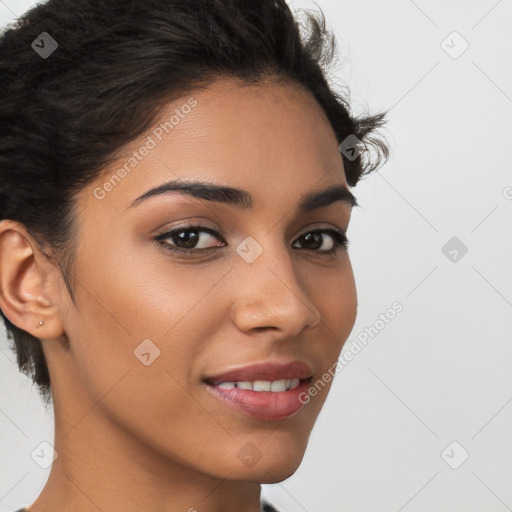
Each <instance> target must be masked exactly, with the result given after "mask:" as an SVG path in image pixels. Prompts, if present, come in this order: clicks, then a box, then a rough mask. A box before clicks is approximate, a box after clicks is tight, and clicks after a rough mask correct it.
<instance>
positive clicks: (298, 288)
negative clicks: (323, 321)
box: [233, 246, 320, 339]
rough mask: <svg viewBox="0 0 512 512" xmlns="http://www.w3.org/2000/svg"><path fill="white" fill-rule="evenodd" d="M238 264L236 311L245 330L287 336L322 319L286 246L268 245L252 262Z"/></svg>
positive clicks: (243, 261)
mask: <svg viewBox="0 0 512 512" xmlns="http://www.w3.org/2000/svg"><path fill="white" fill-rule="evenodd" d="M236 266H237V267H238V268H237V271H236V272H234V274H236V276H233V278H234V279H235V285H234V286H235V290H236V295H235V302H234V306H233V308H234V312H233V314H234V321H235V323H236V325H237V327H238V328H239V329H240V330H241V331H243V332H247V333H250V332H252V331H262V330H269V331H271V332H272V333H273V335H274V336H275V337H276V339H279V338H283V339H286V338H293V337H295V336H297V335H298V334H299V333H300V332H302V331H303V330H305V329H307V328H313V327H315V326H316V325H317V324H318V323H319V322H320V312H319V311H318V309H317V308H316V307H315V306H314V304H313V303H312V302H311V300H310V299H309V298H308V296H307V293H306V292H307V291H306V290H304V287H303V285H302V284H301V282H300V276H297V272H296V270H295V269H294V267H293V261H292V260H291V257H290V254H289V253H288V252H287V250H286V248H285V247H283V246H281V247H279V246H278V247H276V248H274V249H271V248H270V247H265V248H264V250H263V252H262V253H261V254H260V256H259V257H258V258H257V259H256V260H255V261H253V262H252V263H247V262H246V261H245V260H243V259H240V261H237V264H236Z"/></svg>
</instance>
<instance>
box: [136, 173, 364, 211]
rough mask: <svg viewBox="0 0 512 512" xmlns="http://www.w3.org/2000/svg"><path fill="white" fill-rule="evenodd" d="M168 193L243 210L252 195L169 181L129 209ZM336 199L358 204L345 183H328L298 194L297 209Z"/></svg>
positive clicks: (332, 201) (219, 187) (153, 189)
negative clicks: (303, 193)
mask: <svg viewBox="0 0 512 512" xmlns="http://www.w3.org/2000/svg"><path fill="white" fill-rule="evenodd" d="M169 192H179V193H182V194H187V195H189V196H192V197H195V198H198V199H205V200H206V201H216V202H219V203H224V204H228V205H232V206H236V207H239V208H242V209H244V210H249V209H251V208H252V207H253V200H252V196H251V194H250V193H249V192H247V191H246V190H241V189H238V188H232V187H228V186H224V185H217V184H215V183H207V182H201V181H182V180H173V181H169V182H167V183H164V184H163V185H159V186H158V187H155V188H152V189H150V190H148V191H147V192H145V193H144V194H142V195H141V196H140V197H138V198H137V199H135V200H134V201H133V202H132V203H131V204H130V206H129V208H132V207H134V206H136V205H138V204H140V203H142V202H143V201H145V200H146V199H149V198H150V197H154V196H157V195H160V194H167V193H169ZM336 201H343V202H346V203H349V204H350V205H351V206H359V204H358V202H357V199H356V198H355V196H354V195H353V194H352V192H350V190H348V188H347V187H346V186H345V185H332V186H330V187H328V188H326V189H324V190H320V191H317V192H309V193H308V194H305V195H304V196H302V197H301V199H300V201H299V204H298V206H297V210H298V211H299V213H307V212H310V211H312V210H316V209H317V208H322V207H325V206H329V205H330V204H333V203H335V202H336Z"/></svg>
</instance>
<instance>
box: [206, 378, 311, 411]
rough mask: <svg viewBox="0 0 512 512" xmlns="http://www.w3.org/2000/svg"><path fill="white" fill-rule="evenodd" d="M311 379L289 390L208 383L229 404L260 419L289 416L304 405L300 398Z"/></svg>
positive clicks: (216, 394)
mask: <svg viewBox="0 0 512 512" xmlns="http://www.w3.org/2000/svg"><path fill="white" fill-rule="evenodd" d="M309 381H310V379H307V380H301V381H300V384H299V385H298V386H297V387H296V388H295V389H290V390H289V391H253V390H251V389H239V388H230V389H226V388H220V387H219V386H212V385H210V384H207V387H208V388H209V389H210V390H211V392H212V393H213V394H214V395H215V396H216V397H217V398H220V399H221V400H224V401H225V402H226V403H227V404H228V405H231V406H232V407H235V408H237V409H239V410H241V411H244V412H246V413H248V414H250V415H251V416H254V417H255V418H258V419H260V420H281V419H284V418H288V417H290V416H292V415H294V414H296V413H297V412H298V411H300V410H301V409H302V407H304V405H305V404H303V403H302V402H301V401H300V400H299V396H300V395H301V393H304V392H307V389H308V387H309Z"/></svg>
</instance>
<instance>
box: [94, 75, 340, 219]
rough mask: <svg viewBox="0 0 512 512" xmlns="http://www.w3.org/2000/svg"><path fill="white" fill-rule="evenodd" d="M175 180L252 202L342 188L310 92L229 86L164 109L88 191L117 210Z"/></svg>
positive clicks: (227, 82)
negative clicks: (100, 193)
mask: <svg viewBox="0 0 512 512" xmlns="http://www.w3.org/2000/svg"><path fill="white" fill-rule="evenodd" d="M176 179H193V180H200V181H209V182H217V183H219V184H229V185H231V186H233V187H236V188H242V189H246V190H250V191H251V193H252V195H253V196H254V197H256V198H263V197H264V196H265V195H268V194H269V193H271V194H273V196H274V198H275V197H276V195H283V197H284V195H286V194H288V195H289V194H292V195H293V191H297V196H299V195H300V196H301V195H303V194H304V193H307V192H308V191H310V190H311V189H313V188H315V189H318V188H325V187H326V186H328V185H332V184H343V183H346V180H345V175H344V172H343V163H342V159H341V155H340V153H339V150H338V145H337V140H336V136H335V134H334V132H333V130H332V127H331V126H330V124H329V121H328V120H327V118H326V116H325V113H324V112H323V111H322V109H321V107H320V105H319V104H318V103H317V102H316V100H315V98H314V97H313V96H312V95H311V94H310V93H309V92H308V91H306V90H305V89H303V88H302V87H301V86H299V85H297V84H290V83H278V82H275V81H266V82H262V83H258V84H251V85H247V84H241V83H240V82H238V81H235V80H232V79H219V80H217V81H216V82H214V83H213V84H211V85H210V86H208V87H207V88H205V89H198V90H193V91H191V92H190V93H189V94H185V95H183V96H182V97H181V98H179V99H177V100H174V101H173V102H171V103H169V104H168V105H166V107H165V108H163V109H162V111H161V112H160V114H159V116H158V118H157V120H156V122H155V124H154V126H153V127H152V128H151V129H150V130H148V131H147V133H146V134H144V136H142V137H140V138H139V139H137V140H136V141H134V142H133V143H130V144H129V145H127V146H126V147H125V148H123V151H122V152H121V153H120V157H119V158H118V159H117V160H116V161H115V162H114V163H113V164H112V165H110V166H109V167H108V168H107V169H105V171H104V172H103V174H102V175H101V176H100V177H99V178H98V179H97V180H96V181H95V183H94V184H93V186H94V187H98V186H100V187H102V189H105V188H106V189H108V190H107V192H108V193H107V194H106V197H105V202H110V203H112V204H115V205H117V206H116V208H117V209H121V208H125V207H127V206H128V205H129V204H131V203H132V202H133V201H134V200H135V199H136V198H137V197H139V196H140V195H141V194H142V193H144V192H145V191H146V190H147V189H149V188H151V187H154V186H156V185H159V184H163V183H165V182H168V181H169V180H176ZM105 185H106V187H105ZM89 192H90V191H89Z"/></svg>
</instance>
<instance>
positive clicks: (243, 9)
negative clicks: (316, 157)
mask: <svg viewBox="0 0 512 512" xmlns="http://www.w3.org/2000/svg"><path fill="white" fill-rule="evenodd" d="M303 14H304V15H305V16H304V18H303V19H302V20H301V21H298V20H297V19H295V17H294V15H293V14H292V12H291V11H290V9H289V7H288V5H287V4H286V2H285V0H257V1H255V0H186V1H184V0H146V1H144V2H140V1H137V0H49V1H48V2H47V3H44V4H39V5H37V6H36V7H34V8H32V9H30V10H29V11H27V12H26V13H25V14H24V15H23V16H22V17H20V18H19V19H18V20H16V21H15V22H14V23H12V24H10V25H8V26H7V27H5V29H4V30H3V32H2V33H1V34H0V220H1V219H11V220H15V221H18V222H20V223H22V224H23V225H24V226H25V227H26V228H27V230H28V231H29V233H30V234H31V235H32V236H33V237H34V239H35V240H36V242H37V244H38V246H39V248H40V249H41V251H42V252H43V253H45V254H47V256H48V257H49V258H52V259H53V260H54V261H55V262H56V263H57V264H58V265H59V267H60V269H61V272H62V275H63V277H64V280H65V283H66V286H67V288H68V292H69V293H70V296H71V298H72V299H73V292H72V288H73V287H72V286H71V279H70V276H71V274H72V273H71V265H72V260H73V258H72V256H73V245H74V244H73V242H72V239H73V229H74V217H73V207H74V200H73V197H74V194H75V193H76V192H77V191H79V190H80V189H81V188H82V187H84V186H85V185H86V184H88V183H90V182H91V181H92V180H94V179H95V178H96V177H98V176H99V175H100V174H101V172H102V170H103V169H104V168H105V166H106V165H107V164H109V163H111V162H112V161H113V160H115V158H116V152H117V151H118V150H120V149H121V148H122V147H123V146H124V145H126V144H127V143H128V142H130V141H132V140H134V139H136V138H137V137H138V136H140V135H142V134H144V132H145V131H147V130H148V129H149V128H150V127H151V125H152V124H153V123H154V122H155V119H156V117H157V115H158V114H159V112H160V110H161V108H162V107H163V106H164V105H165V104H166V103H168V102H170V101H172V100H173V99H175V98H178V97H179V96H182V95H183V94H185V93H186V92H187V91H191V90H192V89H195V88H200V87H207V86H208V85H209V84H211V83H212V82H213V81H214V80H216V79H218V78H222V77H232V78H237V79H240V80H241V81H242V82H244V83H256V82H258V81H261V80H262V79H265V78H268V77H273V78H276V79H277V80H280V81H283V82H288V83H293V84H298V85H300V86H302V87H304V88H305V89H306V90H308V91H310V92H311V93H312V94H313V96H314V97H315V98H316V100H317V101H318V103H319V104H320V106H321V107H322V109H323V111H324V112H325V114H326V116H327V118H328V120H329V122H330V123H331V125H332V128H333V130H334V132H335V134H336V137H337V139H338V142H339V143H340V144H341V143H342V142H343V141H344V140H345V139H346V138H347V137H348V136H349V135H353V136H355V137H357V139H359V141H361V143H362V144H363V147H364V148H365V149H366V150H367V151H363V152H362V154H361V156H359V157H358V158H356V159H353V158H350V159H349V158H346V156H345V155H344V154H341V156H342V158H343V163H344V167H345V173H346V178H347V182H348V184H349V185H350V186H354V185H355V184H356V183H357V182H358V180H359V179H360V178H361V176H362V175H364V174H367V173H369V172H371V171H373V170H375V169H377V168H378V167H380V166H381V165H382V163H384V162H385V160H386V159H387V158H388V156H389V149H388V147H387V145H386V143H385V141H384V140H383V139H382V138H381V137H379V136H378V135H376V134H375V131H376V129H377V128H379V127H381V126H383V125H384V123H385V115H386V113H379V114H376V115H366V116H360V117H357V118H356V117H353V116H352V114H351V113H350V107H349V105H348V102H347V100H346V99H345V98H343V97H342V96H341V95H340V94H338V93H336V92H334V91H333V90H332V89H331V86H330V85H329V84H328V81H327V71H328V69H329V67H330V65H331V64H332V63H333V61H334V57H335V54H336V51H335V50H336V41H335V38H334V35H333V34H332V33H331V32H330V31H329V30H328V29H326V24H325V18H324V15H323V13H322V12H321V11H319V12H313V11H303ZM43 33H46V34H48V35H49V36H50V37H51V38H52V39H53V40H54V41H56V42H57V45H58V47H57V49H56V50H55V51H54V52H53V53H52V54H51V55H50V56H48V57H47V58H42V55H41V54H38V52H36V51H35V49H34V48H33V47H32V44H33V43H34V42H35V41H36V40H37V39H38V38H41V37H45V38H47V39H46V41H50V40H49V39H48V36H47V35H44V36H41V34H43ZM43 45H44V44H43V43H41V46H43ZM370 150H372V151H370ZM369 155H372V156H371V157H370V156H369ZM1 314H2V317H3V319H4V322H5V325H6V328H7V333H8V338H9V339H11V340H13V341H14V346H11V349H12V350H15V351H16V354H17V362H18V366H19V368H20V371H22V372H23V373H25V374H27V375H29V376H30V377H31V378H32V380H33V382H34V383H35V384H36V385H37V386H38V388H39V391H40V394H41V396H42V398H43V399H44V400H45V401H46V403H48V402H50V401H51V391H50V375H49V372H48V367H47V363H46V360H45V357H44V353H43V350H42V347H41V343H40V340H38V339H37V338H36V337H34V336H32V335H31V334H29V333H27V332H26V331H24V330H22V329H20V328H18V327H17V326H15V325H13V324H12V323H11V322H10V321H9V320H8V319H7V318H6V316H5V315H4V313H3V312H1Z"/></svg>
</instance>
